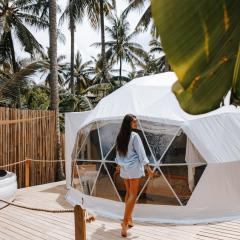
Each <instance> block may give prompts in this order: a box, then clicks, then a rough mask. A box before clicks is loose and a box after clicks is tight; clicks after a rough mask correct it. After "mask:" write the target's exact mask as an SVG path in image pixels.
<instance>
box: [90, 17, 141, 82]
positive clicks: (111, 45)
mask: <svg viewBox="0 0 240 240" xmlns="http://www.w3.org/2000/svg"><path fill="white" fill-rule="evenodd" d="M109 21H110V24H111V25H110V26H107V27H106V32H107V33H108V34H109V36H110V40H109V41H107V42H106V43H105V44H106V47H107V48H108V49H107V55H109V59H110V64H111V65H113V64H114V63H115V62H116V63H118V62H119V79H120V81H121V77H122V62H123V61H126V62H127V63H129V64H130V65H131V67H132V69H135V63H137V64H140V63H141V61H142V58H143V57H144V56H145V51H144V50H143V48H142V46H141V45H140V44H138V43H136V42H134V41H133V39H134V37H135V36H136V35H137V34H138V33H137V32H136V31H134V32H133V33H130V34H129V31H130V25H129V22H128V21H127V18H126V15H125V14H121V15H120V17H117V16H112V17H110V18H109ZM94 45H95V46H100V45H101V43H95V44H94Z"/></svg>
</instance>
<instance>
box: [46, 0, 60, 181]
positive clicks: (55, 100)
mask: <svg viewBox="0 0 240 240" xmlns="http://www.w3.org/2000/svg"><path fill="white" fill-rule="evenodd" d="M49 22H50V26H49V35H50V48H49V56H50V91H51V102H50V108H51V109H52V110H55V111H56V156H57V159H58V160H61V159H62V156H61V155H62V154H61V141H60V125H59V109H58V104H59V93H58V73H57V68H58V65H57V6H56V0H51V1H49ZM63 179H64V174H63V167H62V162H57V172H56V180H57V181H59V180H63Z"/></svg>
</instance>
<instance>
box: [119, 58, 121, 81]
mask: <svg viewBox="0 0 240 240" xmlns="http://www.w3.org/2000/svg"><path fill="white" fill-rule="evenodd" d="M119 61H120V67H119V78H120V85H122V56H120V59H119Z"/></svg>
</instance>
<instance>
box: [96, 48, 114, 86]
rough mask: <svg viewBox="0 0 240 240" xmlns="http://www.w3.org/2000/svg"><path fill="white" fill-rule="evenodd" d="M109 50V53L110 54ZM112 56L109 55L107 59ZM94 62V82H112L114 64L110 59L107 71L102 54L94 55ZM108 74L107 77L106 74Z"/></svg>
mask: <svg viewBox="0 0 240 240" xmlns="http://www.w3.org/2000/svg"><path fill="white" fill-rule="evenodd" d="M109 53H110V52H108V53H107V54H109ZM109 58H110V56H108V55H107V59H109ZM92 64H93V79H92V81H93V84H102V83H110V84H111V78H112V65H111V64H110V62H109V61H107V66H106V71H105V70H104V67H103V60H102V57H101V55H100V54H98V55H97V57H92ZM106 75H107V78H105V76H106Z"/></svg>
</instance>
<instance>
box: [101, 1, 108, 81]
mask: <svg viewBox="0 0 240 240" xmlns="http://www.w3.org/2000/svg"><path fill="white" fill-rule="evenodd" d="M100 24H101V43H102V65H103V78H104V79H103V80H104V82H107V81H108V79H107V78H108V76H107V69H106V68H107V62H106V52H105V51H106V50H105V30H104V28H105V24H104V10H103V0H100ZM106 80H107V81H106Z"/></svg>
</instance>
